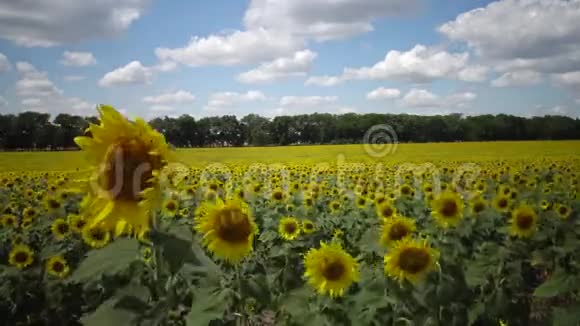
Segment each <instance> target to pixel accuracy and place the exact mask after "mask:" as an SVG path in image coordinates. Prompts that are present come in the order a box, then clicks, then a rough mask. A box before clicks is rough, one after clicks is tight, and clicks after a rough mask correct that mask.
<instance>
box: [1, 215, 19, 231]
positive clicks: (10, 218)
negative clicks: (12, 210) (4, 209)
mask: <svg viewBox="0 0 580 326" xmlns="http://www.w3.org/2000/svg"><path fill="white" fill-rule="evenodd" d="M2 226H3V227H9V228H16V227H17V226H18V221H17V220H16V216H14V215H12V214H4V215H2Z"/></svg>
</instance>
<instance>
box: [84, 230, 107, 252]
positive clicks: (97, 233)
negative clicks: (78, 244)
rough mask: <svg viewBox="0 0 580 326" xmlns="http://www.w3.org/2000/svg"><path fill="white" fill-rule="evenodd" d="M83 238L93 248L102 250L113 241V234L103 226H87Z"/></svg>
mask: <svg viewBox="0 0 580 326" xmlns="http://www.w3.org/2000/svg"><path fill="white" fill-rule="evenodd" d="M82 236H83V241H84V242H85V243H86V244H88V245H89V246H91V247H92V248H102V247H104V246H106V245H107V244H108V243H109V241H110V240H111V233H110V232H109V230H108V229H106V228H104V227H102V226H101V225H95V226H90V225H85V227H83V233H82Z"/></svg>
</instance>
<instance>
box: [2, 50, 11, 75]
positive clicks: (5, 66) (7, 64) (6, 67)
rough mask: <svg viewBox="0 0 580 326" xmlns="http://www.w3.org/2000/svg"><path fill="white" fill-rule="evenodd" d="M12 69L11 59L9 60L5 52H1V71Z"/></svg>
mask: <svg viewBox="0 0 580 326" xmlns="http://www.w3.org/2000/svg"><path fill="white" fill-rule="evenodd" d="M10 69H12V66H11V65H10V61H8V58H7V57H6V56H5V55H4V54H2V53H0V72H3V71H8V70H10Z"/></svg>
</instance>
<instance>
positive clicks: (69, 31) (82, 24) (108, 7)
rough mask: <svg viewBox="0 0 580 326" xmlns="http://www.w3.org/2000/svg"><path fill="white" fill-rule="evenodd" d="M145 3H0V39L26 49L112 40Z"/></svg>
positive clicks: (40, 0) (38, 0)
mask: <svg viewBox="0 0 580 326" xmlns="http://www.w3.org/2000/svg"><path fill="white" fill-rule="evenodd" d="M148 2H149V1H148V0H102V1H94V2H83V3H79V2H76V1H70V0H54V1H43V0H28V1H2V2H0V38H2V39H5V40H8V41H11V42H13V43H15V44H17V45H20V46H26V47H35V46H40V47H49V46H55V45H59V44H64V43H74V42H80V41H83V40H87V39H97V38H105V37H114V36H116V35H119V34H120V33H122V32H123V31H125V30H126V29H127V28H128V27H129V26H130V25H131V24H132V23H133V22H134V21H135V20H137V19H138V18H139V17H140V16H141V15H142V13H143V11H144V10H145V9H146V7H147V4H148Z"/></svg>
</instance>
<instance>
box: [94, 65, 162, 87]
mask: <svg viewBox="0 0 580 326" xmlns="http://www.w3.org/2000/svg"><path fill="white" fill-rule="evenodd" d="M151 76H152V72H151V68H148V67H145V66H143V65H142V64H141V62H139V61H131V62H130V63H128V64H127V65H125V66H123V67H119V68H117V69H115V70H113V71H110V72H108V73H106V74H105V75H104V76H103V78H101V79H100V80H99V86H101V87H112V86H116V85H129V84H148V83H150V82H151Z"/></svg>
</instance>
